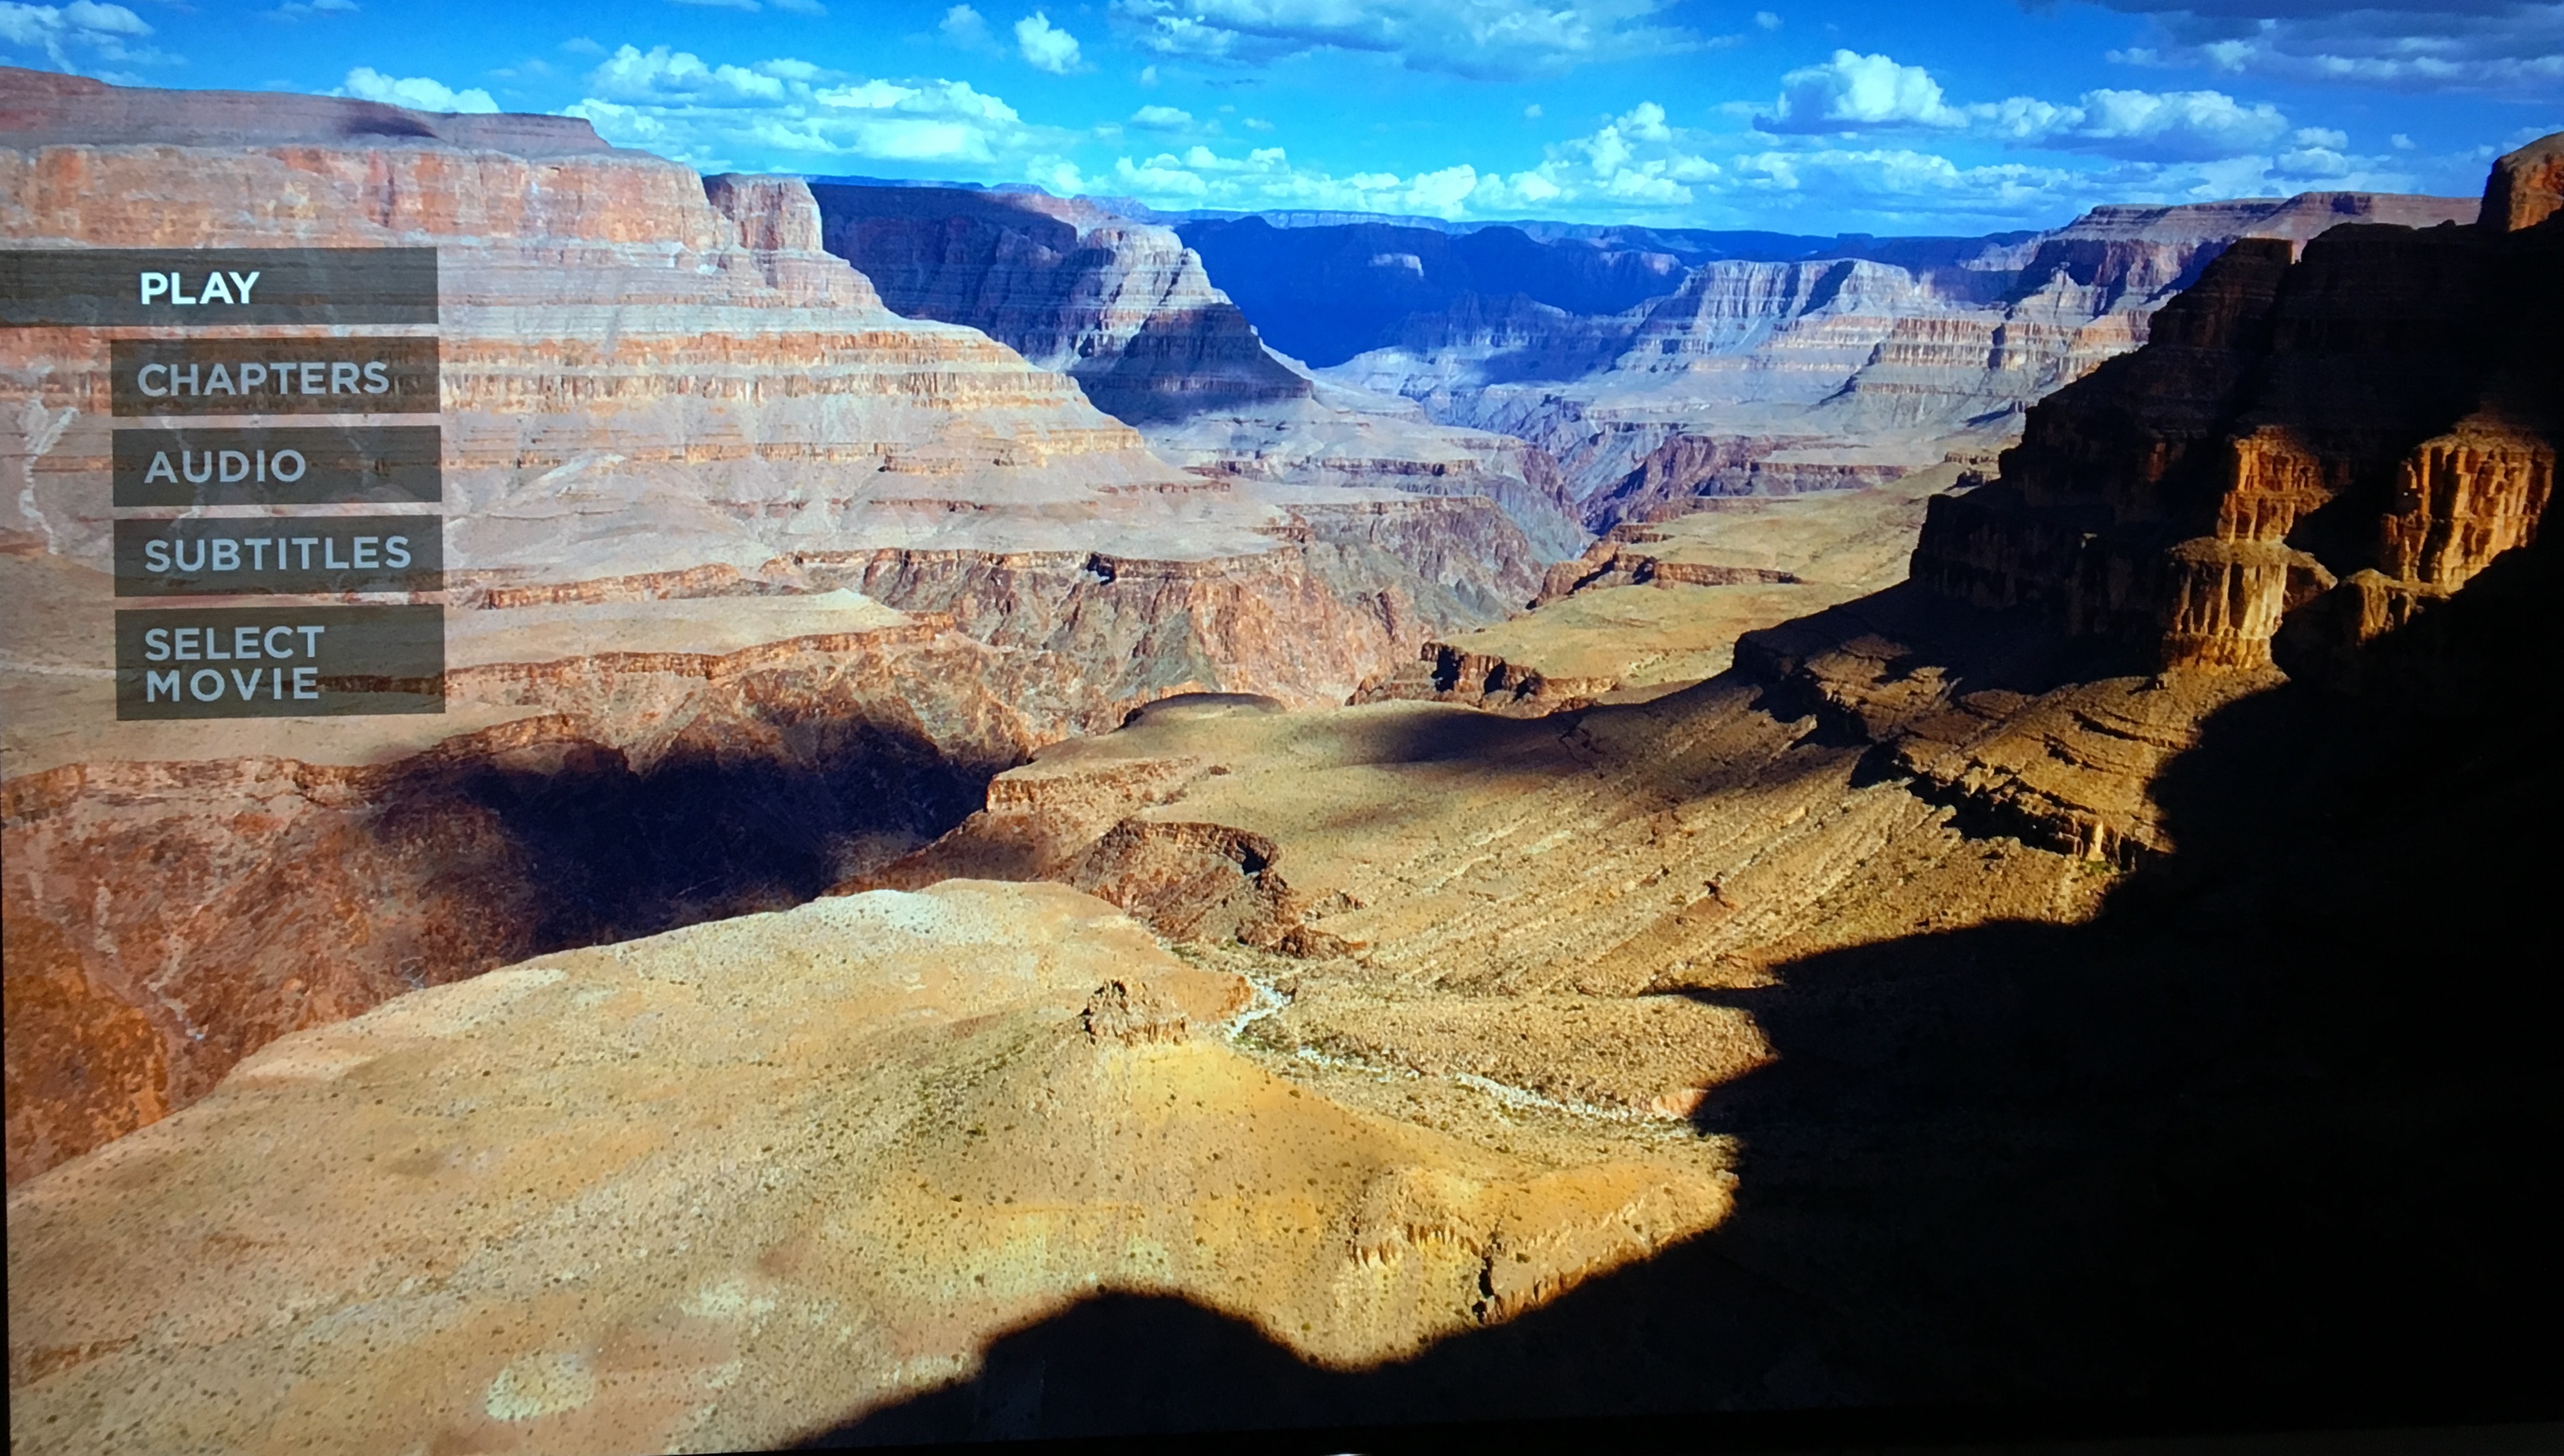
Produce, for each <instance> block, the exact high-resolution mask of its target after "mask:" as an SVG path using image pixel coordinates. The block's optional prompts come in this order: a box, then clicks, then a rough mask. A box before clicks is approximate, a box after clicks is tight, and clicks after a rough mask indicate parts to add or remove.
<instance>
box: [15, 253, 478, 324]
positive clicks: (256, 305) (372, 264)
mask: <svg viewBox="0 0 2564 1456" xmlns="http://www.w3.org/2000/svg"><path fill="white" fill-rule="evenodd" d="M436 306H437V272H436V250H435V249H433V248H187V249H158V248H76V249H75V248H64V249H6V250H0V325H19V326H25V325H85V324H160V325H167V326H178V327H188V326H211V325H216V324H224V325H240V324H313V323H353V324H380V323H434V322H436V321H437V319H436Z"/></svg>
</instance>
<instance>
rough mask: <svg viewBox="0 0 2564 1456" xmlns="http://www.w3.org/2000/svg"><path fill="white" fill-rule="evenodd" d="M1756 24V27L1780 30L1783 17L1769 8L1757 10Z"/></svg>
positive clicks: (1755, 14)
mask: <svg viewBox="0 0 2564 1456" xmlns="http://www.w3.org/2000/svg"><path fill="white" fill-rule="evenodd" d="M1754 24H1755V27H1756V28H1757V29H1760V30H1779V29H1780V28H1781V17H1779V16H1777V15H1774V14H1773V13H1772V12H1771V11H1769V10H1757V11H1755V12H1754Z"/></svg>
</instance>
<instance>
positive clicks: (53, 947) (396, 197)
mask: <svg viewBox="0 0 2564 1456" xmlns="http://www.w3.org/2000/svg"><path fill="white" fill-rule="evenodd" d="M8 81H9V88H8V90H9V97H10V100H9V103H8V110H7V111H6V113H5V114H0V128H5V129H0V197H5V199H6V201H5V203H0V236H5V237H6V238H7V239H8V240H9V241H10V242H11V244H12V245H14V246H19V247H51V248H88V247H198V246H206V247H210V246H241V247H248V246H315V247H379V246H390V245H406V246H432V247H435V248H436V249H437V250H438V254H439V261H440V274H441V309H440V317H439V323H438V327H437V329H436V333H437V337H438V340H439V345H440V349H441V354H442V399H441V401H440V402H441V404H442V406H443V408H442V412H441V416H440V418H441V424H442V428H443V452H444V455H443V475H444V490H445V497H444V500H445V509H446V513H447V530H446V542H445V545H446V551H445V562H446V572H445V576H444V589H443V591H442V593H441V598H440V599H441V600H442V601H443V603H444V604H445V606H446V607H447V608H448V612H447V615H448V620H449V623H450V628H449V631H450V636H451V638H452V646H453V649H454V651H455V652H456V654H457V657H456V659H455V660H454V662H453V663H452V666H453V667H454V669H455V671H453V672H452V673H451V674H449V679H448V685H447V686H448V690H449V696H448V710H449V711H448V713H447V714H446V715H445V716H440V717H430V718H413V719H402V720H381V721H376V722H372V723H354V722H312V723H304V724H300V725H297V726H294V727H292V728H283V729H277V728H270V729H266V730H260V729H257V728H251V727H249V726H246V725H219V726H218V725H202V724H198V725H177V724H144V723H119V722H116V721H115V719H114V709H113V698H112V684H111V676H112V675H111V672H110V671H109V670H108V668H107V664H106V663H105V662H103V661H101V660H100V659H99V658H98V655H97V654H98V652H99V648H98V644H99V643H101V642H104V641H107V640H108V637H107V618H108V614H109V606H110V602H111V600H112V597H111V592H112V581H111V578H110V576H109V574H108V572H107V556H108V552H109V535H110V531H111V528H112V523H113V522H112V520H111V515H112V513H111V512H110V511H109V509H108V506H107V492H106V490H105V487H104V484H103V482H104V480H105V478H106V473H107V468H108V455H109V441H110V433H111V432H110V429H109V424H108V421H109V410H108V407H107V403H108V402H107V339H108V338H109V336H110V335H114V336H124V335H128V334H131V333H133V332H135V330H129V329H128V330H120V331H119V330H112V329H104V328H86V327H27V328H11V329H9V330H7V331H6V333H5V335H0V350H5V356H0V393H5V395H6V398H5V400H0V418H5V419H6V421H7V432H6V436H5V439H0V455H5V457H6V460H5V467H6V470H7V473H8V475H9V477H10V478H11V480H12V481H13V482H15V485H14V487H13V489H12V490H11V491H10V492H9V493H8V499H7V500H6V502H5V503H0V591H5V593H6V594H7V595H8V597H9V598H10V601H11V613H10V620H11V622H12V631H11V636H10V642H9V656H8V660H7V662H6V663H5V664H0V682H5V691H6V693H7V695H8V703H9V712H8V714H7V725H6V728H5V732H6V743H5V749H6V755H5V756H6V765H5V767H6V771H5V779H6V792H7V795H8V804H9V807H8V810H7V818H6V835H7V853H8V857H9V862H10V864H11V866H12V870H11V873H10V874H9V876H8V877H7V881H6V890H5V895H6V906H7V910H6V914H7V918H8V920H9V922H10V925H11V927H12V929H11V932H10V935H11V944H12V946H13V948H12V950H11V952H10V965H11V966H12V972H11V973H12V975H13V977H16V976H19V975H20V974H21V972H23V973H24V975H25V976H27V977H30V979H28V981H27V983H26V984H27V992H26V994H24V995H21V994H19V993H18V992H15V991H13V992H12V997H13V1001H12V1004H13V1005H21V1006H22V1007H23V1011H22V1013H21V1014H15V1015H13V1016H12V1017H11V1019H10V1028H11V1029H10V1032H9V1035H10V1038H11V1040H10V1047H11V1051H10V1053H9V1062H8V1066H9V1078H10V1089H11V1096H10V1102H9V1105H10V1109H11V1112H10V1122H9V1144H8V1145H9V1148H10V1151H9V1160H8V1167H9V1176H10V1177H11V1179H12V1180H16V1179H19V1178H22V1177H25V1176H28V1175H30V1174H32V1173H34V1172H36V1171H40V1170H41V1169H42V1168H44V1167H45V1166H49V1165H51V1164H52V1163H53V1162H56V1161H59V1160H60V1159H61V1158H63V1157H67V1156H71V1155H74V1154H76V1153H78V1152H80V1151H82V1150H85V1149H87V1148H89V1147H91V1146H95V1145H97V1144H99V1143H101V1142H102V1141H104V1140H105V1139H107V1138H108V1137H111V1136H114V1135H116V1134H118V1133H121V1132H124V1131H129V1130H130V1129H131V1128H133V1127H136V1126H139V1125H141V1124H142V1123H145V1122H148V1121H149V1120H150V1119H151V1118H153V1117H156V1116H159V1115H160V1114H162V1113H164V1112H166V1111H167V1110H169V1109H171V1108H174V1107H178V1106H182V1105H184V1104H185V1103H186V1102H187V1101H188V1100H189V1099H191V1098H193V1097H195V1096H197V1095H199V1094H201V1093H202V1092H203V1091H204V1090H205V1089H206V1088H208V1087H210V1086H212V1085H213V1084H214V1083H215V1082H216V1081H217V1080H218V1079H219V1078H220V1077H221V1075H222V1074H223V1072H224V1071H225V1070H226V1069H228V1068H229V1067H230V1066H231V1065H232V1064H233V1063H234V1062H235V1061H237V1059H238V1058H239V1057H240V1056H241V1055H242V1054H244V1053H245V1052H246V1051H248V1050H250V1049H252V1048H254V1047H255V1046H257V1045H259V1044H261V1043H262V1042H264V1041H265V1040H267V1039H269V1038H272V1037H274V1036H276V1035H279V1034H282V1033H283V1032H286V1031H290V1030H293V1029H296V1028H298V1027H301V1026H308V1025H313V1024H317V1023H319V1022H321V1021H326V1020H331V1019H335V1018H338V1017H343V1016H346V1015H349V1014H353V1013H354V1012H355V1011H358V1010H361V1009H363V1008H364V1007H366V1006H369V1005H371V1004H374V1003H375V1002H378V1001H380V1000H382V999H383V998H385V997H386V996H389V995H393V994H396V993H398V992H399V991H401V990H405V989H408V988H410V987H413V986H419V985H425V984H434V983H440V982H443V981H447V980H451V979H454V978H457V977H460V976H465V975H470V974H474V973H477V972H478V971H481V970H484V969H487V968H489V967H491V966H493V965H496V964H500V963H504V962H506V961H509V960H513V959H520V958H523V957H524V956H525V955H527V954H530V953H536V952H539V951H541V950H545V949H552V948H559V947H562V946H565V945H569V944H576V943H587V942H589V941H592V940H597V939H613V938H621V937H625V936H631V935H635V934H648V933H650V932H653V931H657V930H662V929H666V928H668V927H670V926H673V925H679V924H685V923H687V922H689V921H692V920H696V919H702V918H705V917H709V916H716V915H731V914H738V913H742V912H744V911H747V910H752V909H771V908H777V907H780V906H782V905H787V904H791V903H794V902H796V901H798V900H800V899H805V898H807V897H808V896H809V895H810V894H812V893H815V892H816V891H817V890H818V889H820V888H823V887H824V886H825V885H827V884H830V883H834V881H836V880H837V879H839V878H842V876H843V875H844V874H846V873H849V872H851V871H852V870H853V869H855V868H857V867H859V866H860V865H861V864H862V863H864V862H866V861H867V859H868V858H871V859H877V858H881V857H885V856H887V855H890V854H895V853H897V852H899V851H900V850H903V849H906V848H909V847H913V845H914V844H916V843H918V842H921V841H922V840H924V839H927V838H932V837H933V836H934V835H935V834H936V833H939V832H941V831H942V830H943V829H946V828H949V827H951V825H952V824H953V823H954V822H956V821H957V820H958V819H959V818H960V817H961V815H962V814H963V813H966V812H967V810H968V808H969V807H971V805H972V804H973V803H975V798H976V793H977V790H978V786H979V785H980V784H981V783H983V782H984V781H985V779H986V778H987V776H988V775H989V774H991V773H993V772H995V771H996V770H998V769H999V768H1002V767H1004V766H1006V765H1008V764H1010V763H1012V762H1015V761H1019V760H1020V759H1021V757H1022V756H1023V755H1024V754H1025V753H1026V752H1028V751H1029V750H1030V749H1031V748H1032V747H1034V746H1037V745H1039V744H1041V743H1043V742H1048V741H1052V740H1055V739H1057V738H1059V737H1061V736H1063V735H1066V734H1069V733H1073V732H1079V731H1089V730H1097V729H1102V728H1111V727H1113V726H1114V725H1115V724H1117V723H1119V722H1120V721H1121V719H1122V717H1124V716H1126V715H1127V714H1128V713H1129V712H1130V711H1131V709H1132V708H1134V707H1136V706H1137V705H1139V704H1142V703H1145V702H1148V701H1151V700H1153V699H1155V698H1158V697H1163V696H1166V695H1168V694H1172V693H1178V692H1185V691H1231V690H1242V691H1253V692H1258V693H1263V694H1269V695H1272V696H1274V697H1276V698H1278V699H1279V700H1281V701H1284V702H1289V703H1293V704H1297V705H1303V706H1308V705H1315V704H1324V703H1333V702H1340V701H1342V699H1343V698H1344V697H1345V695H1346V694H1348V693H1349V692H1351V691H1352V690H1353V689H1354V688H1355V687H1356V686H1357V685H1358V684H1359V683H1360V682H1361V680H1362V679H1363V678H1364V677H1366V676H1367V675H1369V674H1370V673H1372V672H1373V671H1375V670H1376V669H1377V667H1378V666H1379V665H1380V664H1381V663H1382V662H1383V661H1386V660H1388V659H1389V658H1392V657H1396V656H1401V655H1404V654H1405V653H1408V652H1411V651H1413V650H1414V648H1415V646H1416V644H1417V643H1419V642H1420V641H1421V640H1422V639H1424V638H1425V637H1426V636H1427V635H1429V634H1433V633H1438V632H1447V631H1450V630H1453V629H1456V628H1465V627H1470V626H1475V625H1479V624H1483V623H1485V622H1488V621H1492V620H1496V619H1499V618H1501V617H1502V616H1503V615H1505V614H1506V613H1507V612H1509V611H1510V610H1512V609H1513V608H1514V607H1516V606H1517V605H1518V604H1519V603H1520V602H1521V601H1523V600H1527V599H1528V597H1529V596H1530V594H1531V593H1532V592H1533V591H1534V590H1536V588H1537V583H1538V574H1537V564H1538V563H1537V560H1536V558H1535V556H1534V555H1533V552H1532V548H1531V547H1530V545H1529V544H1528V542H1527V541H1526V540H1525V538H1524V537H1523V535H1522V533H1521V531H1520V530H1519V529H1518V528H1517V527H1515V526H1514V525H1513V523H1512V522H1511V521H1510V520H1509V519H1508V518H1506V517H1505V516H1504V515H1503V514H1502V513H1501V512H1499V511H1498V510H1497V509H1496V508H1495V507H1494V506H1493V505H1491V504H1490V503H1489V502H1488V501H1487V500H1486V499H1485V498H1484V497H1481V496H1472V495H1467V494H1445V495H1420V494H1415V493H1412V492H1408V491H1403V490H1394V489H1389V488H1386V487H1383V486H1380V485H1378V484H1366V483H1364V482H1362V481H1352V480H1345V479H1326V478H1321V477H1320V476H1318V475H1314V474H1312V475H1305V476H1302V477H1299V478H1293V479H1281V478H1259V477H1257V476H1254V475H1252V474H1250V473H1239V472H1224V471H1207V472H1205V471H1200V470H1192V469H1186V468H1184V467H1182V466H1179V465H1176V464H1174V463H1171V462H1170V461H1168V460H1167V459H1165V458H1164V457H1162V456H1161V455H1159V454H1156V453H1154V452H1153V451H1152V449H1151V448H1150V445H1149V443H1148V441H1147V440H1146V439H1145V438H1144V437H1143V436H1142V435H1141V434H1140V433H1139V432H1138V431H1136V430H1134V429H1133V428H1132V427H1130V426H1129V425H1127V424H1124V423H1123V422H1121V421H1119V420H1117V419H1115V418H1113V417H1111V416H1109V415H1106V414H1104V413H1102V412H1100V411H1098V410H1097V409H1096V408H1095V407H1094V406H1093V405H1092V404H1090V403H1089V402H1088V401H1087V399H1086V397H1085V395H1084V393H1083V391H1082V390H1081V388H1080V386H1079V385H1078V383H1077V382H1076V381H1075V380H1073V379H1071V378H1069V377H1067V376H1065V375H1063V374H1060V373H1058V372H1055V371H1053V370H1050V369H1047V368H1043V367H1039V366H1037V365H1035V364H1032V363H1028V362H1027V361H1026V360H1025V359H1024V358H1023V357H1022V356H1021V355H1019V354H1017V353H1015V352H1014V351H1012V350H1011V349H1009V348H1007V347H1006V346H1005V345H1003V344H1001V343H998V342H996V341H993V340H991V339H990V338H989V337H988V336H986V335H985V334H983V333H981V332H979V331H977V330H975V329H973V328H968V327H962V326H957V325H949V324H942V323H937V322H933V321H917V320H910V319H905V318H902V317H900V316H899V315H897V314H894V313H892V312H890V311H888V310H887V309H885V308H883V307H882V306H881V304H880V303H879V300H878V297H877V295H876V293H875V291H874V290H873V288H872V286H871V285H870V284H869V283H868V282H867V281H866V280H865V279H864V277H863V276H862V275H861V274H859V273H857V272H855V271H854V270H853V269H852V268H850V267H849V266H848V265H846V264H845V263H844V262H843V261H841V260H839V259H837V258H835V257H833V256H831V255H830V254H828V253H827V252H826V251H825V250H824V249H823V248H822V247H821V246H820V244H821V224H820V218H819V215H818V211H817V208H816V206H815V204H814V202H813V200H812V198H811V195H810V193H809V191H808V189H807V188H806V186H804V185H803V184H802V183H800V182H798V181H795V180H791V179H775V178H751V177H735V176H715V177H711V178H702V177H699V176H698V175H697V174H696V173H694V172H693V171H691V170H689V169H687V168H685V167H682V166H679V165H676V164H674V163H670V162H667V161H664V160H661V159H660V158H657V157H654V156H649V155H646V154H642V153H636V152H629V151H618V150H615V149H613V148H611V147H608V146H607V145H606V144H605V143H604V142H602V141H601V140H600V139H598V138H597V137H596V135H595V134H594V132H593V131H592V130H591V129H589V128H588V127H587V126H586V124H585V123H584V122H579V121H574V120H569V119H564V118H558V117H529V116H507V117H495V118H494V117H477V116H468V115H467V116H433V115H427V114H424V113H419V112H412V111H406V110H402V109H400V108H397V107H386V106H381V105H376V104H367V103H358V102H346V101H338V100H333V99H322V98H296V99H288V100H287V101H283V102H279V101H276V100H275V99H271V98H249V97H241V96H230V95H225V94H189V93H173V92H153V91H147V90H137V89H131V88H117V87H108V86H105V85H102V84H99V83H95V82H86V81H81V80H78V79H74V78H66V77H61V76H56V75H51V74H42V73H32V72H11V73H9V77H8ZM413 331H415V330H413ZM243 332H244V330H240V329H236V328H235V329H219V328H218V329H215V330H213V333H214V334H215V335H216V336H232V335H238V334H241V333H243ZM1445 433H1449V432H1445ZM244 793H248V794H250V795H251V797H252V799H253V800H254V801H256V802H259V803H261V804H263V805H264V806H265V807H264V808H263V809H262V810H261V811H259V813H258V814H256V815H254V816H253V817H251V818H248V819H243V818H242V817H241V816H240V811H239V809H238V805H239V804H240V802H241V801H242V798H241V796H242V795H243V794H244ZM604 801H611V802H614V803H618V804H620V805H621V808H620V809H619V810H618V811H606V810H602V809H601V808H599V807H598V805H599V804H600V803H601V802H604ZM583 805H584V806H585V807H581V806H583ZM618 839H623V840H625V841H626V842H628V843H630V844H632V845H633V846H634V847H635V848H636V849H637V850H638V853H636V854H634V855H633V856H632V857H631V858H630V859H628V860H625V861H623V862H621V863H619V864H618V863H615V862H614V858H615V857H613V856H611V855H609V854H607V853H606V850H607V847H608V846H610V845H613V844H615V843H616V842H617V841H618ZM316 846H326V849H325V852H324V851H322V850H320V849H318V848H316ZM723 846H727V848H723ZM145 848H148V849H149V850H150V853H151V855H152V856H153V857H155V858H156V859H157V860H159V861H161V862H163V863H164V864H165V866H166V868H167V871H168V873H169V874H170V875H172V876H173V877H175V879H174V882H173V883H174V884H175V885H176V886H177V887H178V888H175V889H172V890H170V891H169V892H167V893H166V894H165V895H164V894H162V893H161V892H158V891H144V892H142V893H138V894H130V895H128V894H123V893H121V892H120V891H119V889H118V885H119V883H120V879H119V877H120V876H121V874H122V873H123V869H124V867H125V866H127V865H128V864H130V863H131V858H130V857H131V856H132V855H134V854H136V853H138V852H140V851H142V850H143V849H145ZM699 850H700V851H703V853H702V854H701V856H700V857H696V852H697V851H699ZM367 887H371V888H367ZM14 983H15V982H14V981H13V984H14ZM39 984H41V985H42V986H44V987H46V988H47V989H44V990H43V991H42V992H41V994H40V993H39V992H38V990H37V987H38V986H39ZM40 1007H43V1008H49V1009H42V1010H40V1009H39V1008H40Z"/></svg>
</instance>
